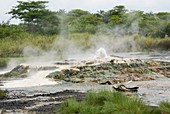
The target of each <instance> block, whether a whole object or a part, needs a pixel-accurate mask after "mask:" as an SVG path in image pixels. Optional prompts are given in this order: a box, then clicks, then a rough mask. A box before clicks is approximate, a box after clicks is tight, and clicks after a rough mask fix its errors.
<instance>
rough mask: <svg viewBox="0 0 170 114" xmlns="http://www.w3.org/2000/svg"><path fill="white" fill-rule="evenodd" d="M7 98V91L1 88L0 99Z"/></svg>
mask: <svg viewBox="0 0 170 114" xmlns="http://www.w3.org/2000/svg"><path fill="white" fill-rule="evenodd" d="M4 98H6V92H5V91H3V90H0V99H4Z"/></svg>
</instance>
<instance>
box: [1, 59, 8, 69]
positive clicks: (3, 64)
mask: <svg viewBox="0 0 170 114" xmlns="http://www.w3.org/2000/svg"><path fill="white" fill-rule="evenodd" d="M8 62H9V59H8V58H0V68H5V67H7V64H8Z"/></svg>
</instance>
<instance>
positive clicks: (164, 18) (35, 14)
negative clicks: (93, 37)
mask: <svg viewBox="0 0 170 114" xmlns="http://www.w3.org/2000/svg"><path fill="white" fill-rule="evenodd" d="M47 3H48V2H47V1H28V2H24V1H18V5H16V6H15V7H13V8H12V9H11V11H9V12H8V14H11V15H12V17H11V19H13V18H16V19H20V20H21V23H20V24H19V25H10V24H9V22H10V21H8V22H7V23H1V26H0V29H1V33H0V38H1V39H2V38H6V37H9V36H10V35H12V36H15V33H18V32H19V33H23V32H27V33H31V34H39V35H54V34H68V33H75V32H76V33H77V32H78V33H82V32H88V33H92V34H94V33H96V32H106V30H107V29H109V30H111V31H109V32H114V31H112V30H113V29H115V28H120V29H124V31H123V32H124V33H123V35H131V34H139V35H143V36H152V37H165V36H167V35H170V13H169V12H158V13H152V12H149V13H145V12H143V11H128V10H127V9H126V8H125V6H121V5H120V6H115V7H114V6H113V9H110V10H108V11H103V10H100V11H97V13H90V12H88V11H85V10H81V9H73V10H71V11H69V12H66V11H65V10H59V11H50V10H49V9H47V7H46V4H47Z"/></svg>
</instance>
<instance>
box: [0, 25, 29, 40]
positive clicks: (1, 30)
mask: <svg viewBox="0 0 170 114" xmlns="http://www.w3.org/2000/svg"><path fill="white" fill-rule="evenodd" d="M23 34H26V32H25V31H24V30H22V29H21V28H20V27H19V26H17V25H10V24H9V23H2V24H0V39H4V38H9V37H10V38H12V39H17V38H21V37H23Z"/></svg>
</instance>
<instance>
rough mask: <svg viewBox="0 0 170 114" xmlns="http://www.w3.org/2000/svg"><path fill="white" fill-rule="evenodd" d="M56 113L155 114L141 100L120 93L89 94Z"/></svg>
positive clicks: (64, 106)
mask: <svg viewBox="0 0 170 114" xmlns="http://www.w3.org/2000/svg"><path fill="white" fill-rule="evenodd" d="M55 112H57V113H59V114H155V112H154V111H153V110H152V109H151V108H150V107H148V106H146V105H145V104H144V103H143V102H142V101H141V100H139V99H136V98H130V97H127V96H125V95H123V94H121V93H118V92H112V91H106V90H104V91H100V92H97V93H96V92H92V91H90V92H88V93H87V94H86V97H85V99H84V100H83V101H81V102H77V101H76V99H69V100H67V101H66V102H64V103H63V104H62V106H61V107H60V108H59V109H58V110H56V111H55Z"/></svg>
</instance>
